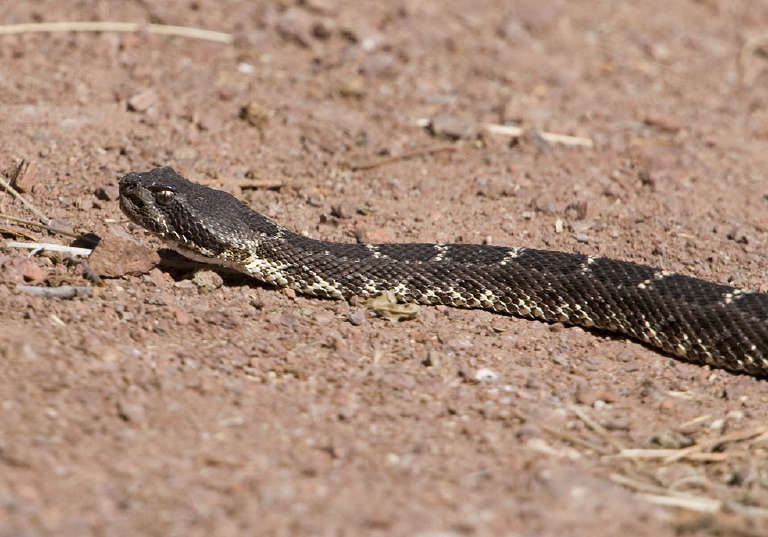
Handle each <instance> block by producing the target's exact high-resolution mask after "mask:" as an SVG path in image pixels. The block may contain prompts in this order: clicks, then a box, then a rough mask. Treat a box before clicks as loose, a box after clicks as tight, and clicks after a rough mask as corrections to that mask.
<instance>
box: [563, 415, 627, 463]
mask: <svg viewBox="0 0 768 537" xmlns="http://www.w3.org/2000/svg"><path fill="white" fill-rule="evenodd" d="M570 410H571V412H573V413H574V414H576V416H578V417H579V419H580V420H581V421H583V422H584V423H585V424H586V425H587V427H589V428H590V429H592V430H593V431H594V432H596V433H597V434H598V435H600V436H601V437H602V438H603V439H604V440H605V441H606V442H608V443H609V444H611V445H612V446H613V447H614V448H616V450H617V451H619V452H621V451H623V450H624V445H623V444H622V443H621V442H619V441H618V440H616V439H615V438H613V437H612V436H611V435H610V434H609V433H608V431H606V430H605V428H604V427H603V426H602V425H600V424H599V423H597V422H596V421H595V420H593V419H592V418H590V417H589V416H588V415H587V414H586V412H584V411H583V410H581V409H580V408H579V407H577V406H576V405H571V407H570Z"/></svg>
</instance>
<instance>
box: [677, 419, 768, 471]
mask: <svg viewBox="0 0 768 537" xmlns="http://www.w3.org/2000/svg"><path fill="white" fill-rule="evenodd" d="M766 433H768V427H766V426H764V425H763V426H760V427H756V428H754V429H748V430H746V431H735V432H733V433H729V434H725V435H723V436H720V437H718V438H712V439H710V440H707V441H704V442H701V443H699V444H696V445H695V446H691V447H687V448H683V449H678V450H676V453H675V454H674V455H671V456H669V457H667V459H666V460H665V462H667V463H670V462H676V461H679V460H680V459H683V458H685V457H690V456H691V455H692V454H694V453H700V452H702V451H704V450H705V449H710V448H713V447H715V446H719V445H722V444H727V443H728V442H740V441H742V440H749V439H750V438H754V437H756V436H761V435H764V434H766Z"/></svg>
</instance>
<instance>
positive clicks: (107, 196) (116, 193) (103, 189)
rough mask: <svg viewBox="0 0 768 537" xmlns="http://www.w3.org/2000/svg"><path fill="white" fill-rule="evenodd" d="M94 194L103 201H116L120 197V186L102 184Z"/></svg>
mask: <svg viewBox="0 0 768 537" xmlns="http://www.w3.org/2000/svg"><path fill="white" fill-rule="evenodd" d="M94 195H95V196H96V197H97V198H98V199H100V200H101V201H114V200H116V199H117V198H119V197H120V187H118V186H117V185H101V186H100V187H98V188H97V189H96V190H95V191H94Z"/></svg>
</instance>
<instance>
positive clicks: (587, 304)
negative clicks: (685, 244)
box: [120, 167, 768, 377]
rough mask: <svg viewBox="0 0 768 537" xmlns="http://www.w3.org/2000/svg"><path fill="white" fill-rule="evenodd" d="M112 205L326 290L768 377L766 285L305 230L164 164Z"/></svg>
mask: <svg viewBox="0 0 768 537" xmlns="http://www.w3.org/2000/svg"><path fill="white" fill-rule="evenodd" d="M120 208H121V209H122V210H123V212H124V213H125V214H126V215H127V216H128V218H130V219H131V220H132V221H133V222H135V223H137V224H139V225H140V226H142V227H144V228H146V229H147V230H149V231H150V232H152V233H154V234H155V235H157V236H159V237H160V238H161V239H163V240H164V241H165V242H166V243H167V244H168V245H169V246H171V247H172V248H174V249H175V250H177V251H178V252H179V253H181V254H183V255H185V256H187V257H189V258H191V259H194V260H196V261H202V262H205V263H211V264H216V265H222V266H225V267H229V268H231V269H235V270H237V271H240V272H243V273H245V274H248V275H250V276H252V277H254V278H256V279H258V280H261V281H262V282H265V283H268V284H272V285H275V286H279V287H290V288H293V289H295V290H296V291H299V292H301V293H305V294H309V295H314V296H319V297H325V298H335V299H349V298H351V297H352V296H354V295H358V296H362V297H373V296H376V295H380V294H381V293H383V292H385V291H393V292H394V294H395V297H396V298H397V299H398V300H400V301H404V302H418V303H420V304H427V305H434V304H445V305H449V306H456V307H464V308H481V309H486V310H490V311H494V312H497V313H502V314H508V315H515V316H519V317H526V318H530V319H538V320H542V321H549V322H562V323H565V324H571V325H579V326H583V327H587V328H597V329H603V330H608V331H611V332H616V333H621V334H625V335H627V336H629V337H631V338H633V339H636V340H638V341H641V342H644V343H646V344H648V345H650V346H653V347H656V348H657V349H659V350H661V351H663V352H665V353H667V354H670V355H672V356H674V357H676V358H679V359H681V360H684V361H688V362H693V363H697V364H701V365H709V366H712V367H717V368H722V369H727V370H729V371H732V372H736V373H746V374H749V375H753V376H756V377H768V294H765V293H759V292H756V291H749V290H741V289H736V288H733V287H730V286H727V285H722V284H717V283H712V282H708V281H705V280H700V279H697V278H692V277H689V276H685V275H682V274H677V273H674V272H667V271H663V270H659V269H656V268H653V267H649V266H645V265H639V264H636V263H631V262H627V261H618V260H614V259H608V258H604V257H594V256H587V255H580V254H572V253H565V252H556V251H548V250H537V249H533V248H514V247H504V246H486V245H471V244H411V243H407V244H348V243H337V242H327V241H321V240H315V239H311V238H307V237H304V236H302V235H299V234H296V233H293V232H291V231H289V230H288V229H286V228H284V227H281V226H279V225H278V224H276V223H274V222H272V221H271V220H269V219H268V218H266V217H265V216H262V215H261V214H259V213H258V212H256V211H254V210H253V209H251V208H250V207H248V206H247V205H246V204H245V203H243V202H241V201H240V200H238V199H237V198H235V197H234V196H232V195H230V194H228V193H226V192H222V191H220V190H215V189H212V188H208V187H205V186H202V185H198V184H196V183H193V182H191V181H188V180H187V179H184V178H183V177H181V176H180V175H178V174H177V173H176V172H175V171H174V170H172V169H171V168H168V167H161V168H155V169H154V170H151V171H148V172H142V173H136V172H132V173H129V174H127V175H125V176H124V177H123V178H122V179H121V180H120Z"/></svg>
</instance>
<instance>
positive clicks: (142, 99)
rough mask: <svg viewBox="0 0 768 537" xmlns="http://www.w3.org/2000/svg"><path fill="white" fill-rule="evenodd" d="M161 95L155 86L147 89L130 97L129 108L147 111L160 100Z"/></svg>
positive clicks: (133, 110) (135, 110)
mask: <svg viewBox="0 0 768 537" xmlns="http://www.w3.org/2000/svg"><path fill="white" fill-rule="evenodd" d="M158 99H159V97H158V95H157V91H155V88H149V89H145V90H144V91H142V92H140V93H137V94H135V95H134V96H133V97H131V98H130V99H128V110H130V111H131V112H146V111H147V109H148V108H149V107H150V106H152V105H153V104H155V103H156V102H157V101H158Z"/></svg>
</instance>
